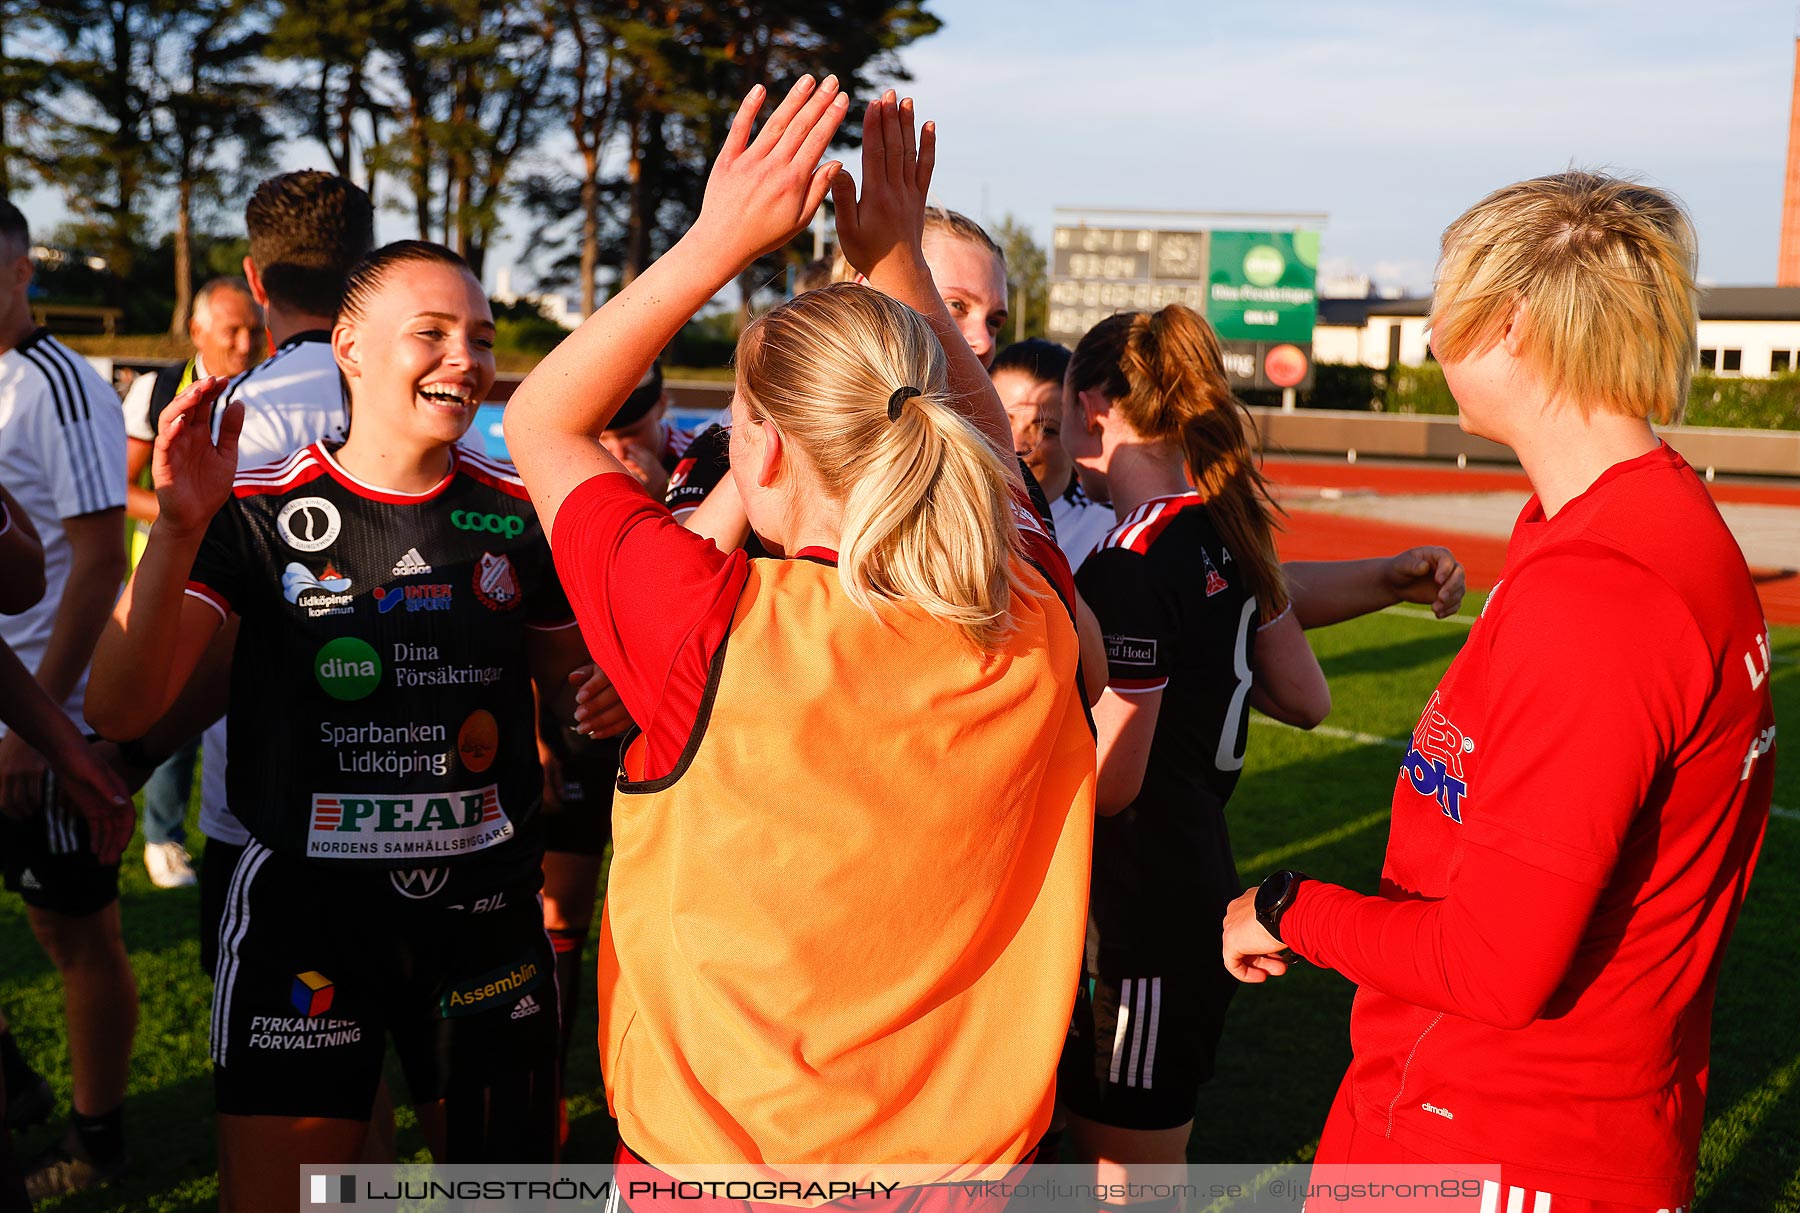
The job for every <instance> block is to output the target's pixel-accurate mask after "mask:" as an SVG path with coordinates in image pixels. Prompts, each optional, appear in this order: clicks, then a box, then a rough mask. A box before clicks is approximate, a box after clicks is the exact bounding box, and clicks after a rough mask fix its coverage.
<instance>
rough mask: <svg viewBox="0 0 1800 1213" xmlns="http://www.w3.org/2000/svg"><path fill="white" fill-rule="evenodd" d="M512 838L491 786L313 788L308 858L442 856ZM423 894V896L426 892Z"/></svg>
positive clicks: (308, 834)
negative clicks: (386, 790) (383, 792)
mask: <svg viewBox="0 0 1800 1213" xmlns="http://www.w3.org/2000/svg"><path fill="white" fill-rule="evenodd" d="M512 836H513V824H512V822H511V821H509V820H507V816H506V814H505V813H504V812H503V811H502V810H501V808H500V789H499V788H497V787H495V786H494V785H493V784H489V785H488V786H486V787H484V788H472V789H470V790H468V791H463V792H419V793H414V794H412V795H406V794H401V795H397V796H379V795H376V796H372V795H368V794H367V793H362V792H315V793H313V798H312V820H311V821H310V823H309V827H308V831H307V837H306V854H307V857H308V858H324V859H407V858H418V859H427V860H429V859H442V858H446V857H450V856H456V855H466V854H468V853H469V852H471V851H482V850H486V849H487V848H488V847H491V846H495V845H497V844H499V843H502V842H505V841H506V840H507V839H508V838H511V837H512ZM427 896H429V894H427Z"/></svg>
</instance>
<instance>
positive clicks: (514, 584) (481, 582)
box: [475, 552, 519, 611]
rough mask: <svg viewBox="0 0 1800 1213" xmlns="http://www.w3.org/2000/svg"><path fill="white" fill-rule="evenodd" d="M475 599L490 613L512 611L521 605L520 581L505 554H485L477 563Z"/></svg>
mask: <svg viewBox="0 0 1800 1213" xmlns="http://www.w3.org/2000/svg"><path fill="white" fill-rule="evenodd" d="M475 597H477V598H479V599H481V605H482V606H484V607H487V608H488V609H489V610H490V611H510V610H512V609H513V608H514V607H516V606H518V605H519V579H518V577H517V576H515V575H514V573H513V564H512V561H511V559H509V558H508V557H507V556H506V555H505V554H504V553H502V554H501V555H499V556H496V555H494V554H493V553H492V552H483V553H482V554H481V559H480V560H477V561H476V562H475Z"/></svg>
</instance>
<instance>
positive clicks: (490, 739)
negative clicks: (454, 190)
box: [87, 242, 585, 1208]
mask: <svg viewBox="0 0 1800 1213" xmlns="http://www.w3.org/2000/svg"><path fill="white" fill-rule="evenodd" d="M492 342H493V319H492V315H491V313H490V312H489V309H488V304H487V300H486V299H485V298H484V297H483V295H482V293H481V287H480V284H479V283H477V282H476V280H475V278H474V276H473V275H472V274H471V273H470V272H469V270H468V268H467V266H466V265H464V264H463V262H462V261H461V259H460V258H458V257H456V255H455V254H453V253H451V252H450V251H449V250H447V249H444V248H441V247H439V246H436V245H429V244H423V243H419V242H402V243H401V244H397V245H389V246H387V247H386V248H384V249H381V250H378V251H377V252H376V253H374V254H373V255H372V256H371V257H370V258H369V259H368V260H366V261H365V262H364V263H363V264H362V265H361V266H359V267H358V268H357V269H356V270H355V271H354V272H353V273H352V275H351V277H350V281H349V285H348V289H347V291H346V295H345V301H344V307H343V311H342V312H341V313H340V315H339V318H338V323H337V327H336V329H335V331H334V333H333V342H332V344H333V350H334V352H335V354H336V356H337V360H338V364H339V367H340V368H341V369H342V371H343V372H344V376H345V380H346V382H347V383H348V384H349V390H350V397H351V403H352V416H353V426H352V429H351V432H350V436H349V438H348V440H347V441H345V442H344V444H343V445H342V446H339V447H337V448H335V449H333V448H330V447H327V446H325V445H323V444H318V445H314V446H310V447H306V448H304V449H302V450H300V451H298V452H295V453H294V454H293V455H292V456H290V457H288V458H287V459H285V460H283V461H282V462H280V463H278V464H274V465H270V466H268V467H264V468H258V469H250V470H247V471H239V470H238V469H237V468H236V435H237V432H238V427H239V426H240V425H241V417H242V414H241V407H240V406H236V405H234V406H231V407H229V408H227V410H226V411H225V415H224V421H223V424H222V426H221V429H220V435H219V439H218V442H217V445H215V444H214V442H213V441H212V439H211V438H210V437H209V435H208V434H207V427H206V425H205V423H204V421H205V418H206V416H207V409H208V407H209V406H210V404H211V402H212V399H213V397H214V396H215V395H216V394H217V393H218V391H219V389H220V387H221V386H222V381H218V380H212V381H208V382H206V383H204V384H202V385H200V386H198V387H197V388H195V389H194V390H192V391H191V392H189V393H188V394H186V395H185V396H184V397H182V398H180V399H178V400H177V401H176V402H175V403H174V405H172V406H171V408H170V410H169V414H168V415H167V416H166V419H165V420H164V422H163V424H162V430H161V433H160V434H159V436H158V438H157V444H156V452H155V456H154V461H153V471H154V475H155V479H156V486H157V495H158V498H159V500H160V502H161V507H162V514H161V517H160V519H159V521H158V522H157V525H156V527H155V528H154V529H153V531H152V533H151V537H150V542H149V546H148V548H147V549H146V552H145V555H144V559H143V561H142V562H141V563H140V564H139V566H138V570H137V573H136V576H135V578H134V580H133V582H132V584H131V585H130V587H128V589H127V591H126V594H125V596H124V598H123V599H121V601H120V603H119V606H118V609H117V611H116V612H115V614H114V617H113V620H112V622H111V623H110V624H109V625H108V629H107V633H106V635H105V637H104V639H103V641H102V645H101V649H100V652H99V654H98V657H97V661H96V667H97V668H96V675H95V679H94V684H93V687H92V689H91V690H90V692H89V698H88V704H87V710H88V714H89V717H90V719H91V720H92V722H93V723H94V724H95V725H96V727H98V728H100V729H101V730H102V732H103V733H105V734H106V735H108V736H113V737H131V736H136V735H138V734H141V733H142V732H143V731H144V729H145V728H147V727H148V726H149V725H150V724H151V723H152V722H153V721H154V720H156V719H157V717H159V716H160V715H161V714H162V712H163V711H164V710H165V708H166V707H167V706H168V704H169V703H170V702H171V701H172V700H173V699H174V697H175V696H176V694H177V693H178V692H179V691H180V690H181V688H182V686H183V684H184V683H185V681H186V680H187V678H188V676H189V675H190V673H191V672H192V670H193V668H194V664H195V662H196V660H197V659H198V657H199V655H200V653H201V651H202V649H203V648H204V647H205V645H206V642H207V640H208V638H209V637H210V636H211V635H212V634H213V633H214V631H215V630H216V629H217V628H218V627H219V626H220V625H221V624H222V623H223V622H224V621H225V620H226V619H227V618H228V617H230V616H232V615H236V616H238V617H240V618H241V620H242V625H241V630H240V634H239V638H238V643H237V652H236V659H235V664H234V668H233V677H232V683H233V685H232V696H231V703H232V708H231V713H230V716H229V728H230V731H231V740H232V747H233V752H234V754H243V755H245V756H247V757H248V758H249V759H250V760H249V761H236V762H233V763H232V766H231V768H230V773H229V779H230V781H231V789H230V796H231V803H232V805H233V806H234V808H236V809H237V810H238V812H239V815H240V816H241V817H242V818H243V820H244V823H245V825H246V826H247V827H248V828H249V830H250V832H251V834H252V841H251V843H250V845H249V847H248V848H247V849H246V851H245V853H244V857H243V859H242V860H241V861H240V862H239V864H238V867H237V869H236V871H235V873H234V875H233V878H232V888H231V895H230V901H229V905H228V906H227V909H226V914H225V920H224V924H223V927H222V929H221V937H220V961H219V974H218V985H217V990H216V993H215V1005H214V1012H213V1057H214V1061H215V1063H216V1064H215V1090H216V1093H217V1095H218V1100H219V1110H220V1113H221V1115H220V1117H219V1136H220V1145H221V1150H220V1179H221V1185H222V1188H223V1193H222V1195H223V1197H224V1203H225V1205H226V1207H230V1208H246V1207H260V1202H262V1201H266V1200H271V1199H273V1200H275V1201H276V1202H277V1204H285V1203H286V1202H287V1201H288V1199H289V1198H290V1197H291V1195H292V1193H291V1190H290V1189H288V1188H285V1187H281V1186H279V1185H276V1188H277V1189H278V1190H279V1191H281V1192H282V1193H283V1195H282V1196H279V1197H270V1196H268V1195H267V1194H266V1193H259V1192H257V1191H255V1189H257V1188H259V1187H262V1188H268V1187H269V1186H270V1185H267V1184H259V1183H258V1182H257V1175H261V1174H263V1173H265V1172H268V1173H286V1174H292V1170H291V1168H292V1166H294V1165H297V1164H299V1163H300V1162H303V1161H304V1162H315V1163H318V1162H349V1161H354V1160H355V1159H356V1158H357V1156H358V1153H359V1151H360V1148H361V1145H362V1141H363V1133H364V1122H365V1121H366V1120H367V1119H368V1116H369V1105H370V1100H371V1098H372V1096H373V1094H374V1091H375V1087H376V1084H377V1081H378V1079H379V1076H380V1068H381V1059H382V1053H383V1050H384V1048H385V1042H386V1038H387V1037H388V1036H389V1034H391V1035H392V1038H393V1040H394V1044H395V1048H396V1051H397V1052H398V1054H399V1055H400V1057H401V1060H402V1064H403V1066H404V1067H405V1069H406V1071H407V1080H408V1085H409V1087H410V1088H411V1094H412V1097H413V1102H414V1103H415V1104H417V1105H424V1107H425V1111H426V1112H427V1115H426V1116H424V1117H422V1118H421V1119H422V1122H425V1123H426V1124H427V1127H428V1136H431V1133H430V1132H429V1129H430V1127H431V1126H430V1122H431V1121H432V1120H440V1121H441V1123H444V1124H446V1126H447V1128H446V1130H445V1133H444V1134H442V1135H441V1137H442V1138H443V1139H442V1140H437V1141H433V1146H434V1150H436V1151H437V1152H438V1153H439V1154H440V1156H445V1157H448V1158H450V1159H453V1160H456V1161H477V1160H494V1161H509V1162H527V1161H544V1160H548V1159H549V1158H550V1157H551V1155H552V1153H553V1150H554V1140H555V1134H554V1125H555V1102H554V1100H555V1079H554V1069H553V1059H554V1054H555V1047H556V996H555V989H554V980H553V977H552V973H553V961H552V959H551V953H550V947H549V944H548V941H547V940H546V939H545V936H544V932H543V925H542V922H541V919H540V917H539V911H538V907H537V904H536V901H535V897H534V894H535V893H536V892H537V888H538V883H539V880H540V876H539V863H540V859H541V856H542V850H543V847H542V841H541V837H540V834H539V830H538V828H537V823H536V820H535V815H536V810H537V802H538V797H539V794H540V791H541V775H540V773H539V769H538V760H537V751H536V744H535V740H534V734H533V729H532V722H533V719H534V709H533V683H534V681H535V682H536V684H537V686H538V687H539V688H541V690H542V693H543V694H544V695H545V696H546V697H553V696H554V695H555V692H556V691H558V690H563V689H566V682H567V674H568V672H569V670H570V669H571V668H573V667H574V666H575V665H576V664H578V663H579V662H581V661H583V660H585V654H584V653H583V652H582V650H581V646H580V640H579V637H578V635H577V633H576V632H575V630H574V629H573V628H572V627H569V626H567V625H568V624H569V622H570V616H569V611H568V607H567V603H566V601H565V599H564V598H563V595H562V592H561V589H560V587H559V586H558V584H557V581H556V577H555V573H554V571H553V569H552V567H551V563H550V554H549V551H548V549H547V547H546V545H545V542H544V536H543V530H542V528H541V527H540V526H539V524H538V520H537V516H536V513H535V511H534V510H533V509H532V506H531V502H530V500H529V498H528V497H527V496H526V494H525V491H524V489H523V487H522V486H521V485H520V483H519V481H518V479H517V478H516V477H515V476H514V475H512V473H511V472H510V470H509V469H507V468H505V467H504V466H502V465H499V464H495V463H491V462H489V461H488V460H487V459H485V458H483V457H481V456H477V455H474V454H472V453H470V452H469V451H468V450H466V449H465V448H463V447H460V446H458V445H457V440H458V439H459V438H461V437H462V435H463V433H464V431H466V430H467V429H468V427H469V424H470V422H471V420H472V419H473V417H474V413H475V408H476V406H477V405H478V404H479V402H480V401H481V399H482V397H483V396H484V395H485V394H486V392H487V390H488V388H489V386H490V385H491V384H492V382H493V377H494V360H493V352H492ZM437 1101H442V1102H443V1106H444V1115H443V1117H442V1118H437V1117H435V1116H433V1115H432V1114H431V1105H432V1104H433V1103H435V1102H437ZM252 1161H253V1162H254V1165H255V1167H256V1173H255V1174H252V1173H251V1172H250V1171H249V1170H248V1167H249V1165H250V1164H251V1163H252ZM283 1168H288V1169H287V1170H285V1171H283V1170H282V1169H283Z"/></svg>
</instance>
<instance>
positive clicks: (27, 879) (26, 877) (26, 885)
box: [19, 868, 44, 889]
mask: <svg viewBox="0 0 1800 1213" xmlns="http://www.w3.org/2000/svg"><path fill="white" fill-rule="evenodd" d="M19 887H20V888H21V889H42V888H43V887H44V886H43V885H41V884H39V883H38V878H37V873H35V872H33V871H32V870H31V869H30V868H26V869H25V870H24V871H23V872H20V873H19Z"/></svg>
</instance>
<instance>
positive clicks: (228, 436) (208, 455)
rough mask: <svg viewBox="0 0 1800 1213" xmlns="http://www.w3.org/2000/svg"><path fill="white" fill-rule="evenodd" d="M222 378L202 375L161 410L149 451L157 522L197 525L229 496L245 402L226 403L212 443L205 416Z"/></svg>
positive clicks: (185, 526)
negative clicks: (150, 452)
mask: <svg viewBox="0 0 1800 1213" xmlns="http://www.w3.org/2000/svg"><path fill="white" fill-rule="evenodd" d="M225 384H226V380H225V379H223V378H219V377H214V378H211V379H203V380H201V381H200V382H199V383H196V384H195V385H194V386H193V387H191V388H189V389H188V390H187V391H185V392H183V393H182V394H181V395H179V396H177V397H175V399H174V400H173V401H171V402H170V404H169V407H168V408H167V409H165V410H164V411H163V416H162V422H161V424H160V425H159V426H158V427H157V434H156V447H155V450H154V451H153V452H152V454H151V457H150V477H151V480H152V482H153V483H154V485H155V486H156V500H157V503H158V504H159V505H160V506H161V513H160V515H159V516H158V523H159V524H160V523H163V522H167V523H168V525H170V526H172V527H176V528H179V529H182V530H197V529H200V528H202V527H205V526H206V524H207V523H208V522H210V521H212V516H213V515H214V514H216V513H218V511H219V507H220V506H222V505H224V504H225V500H226V498H228V497H230V496H231V484H232V481H233V480H234V479H236V477H237V447H238V432H239V431H240V430H242V429H243V427H244V406H243V405H242V404H238V403H233V404H229V405H227V406H226V407H225V413H224V416H223V417H222V418H221V419H220V422H219V440H218V441H217V442H216V443H215V442H214V441H213V437H212V427H211V426H210V425H209V424H208V419H209V418H210V417H211V415H212V406H213V402H214V401H215V400H217V399H218V397H219V394H220V393H221V392H223V391H224V390H225Z"/></svg>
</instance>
